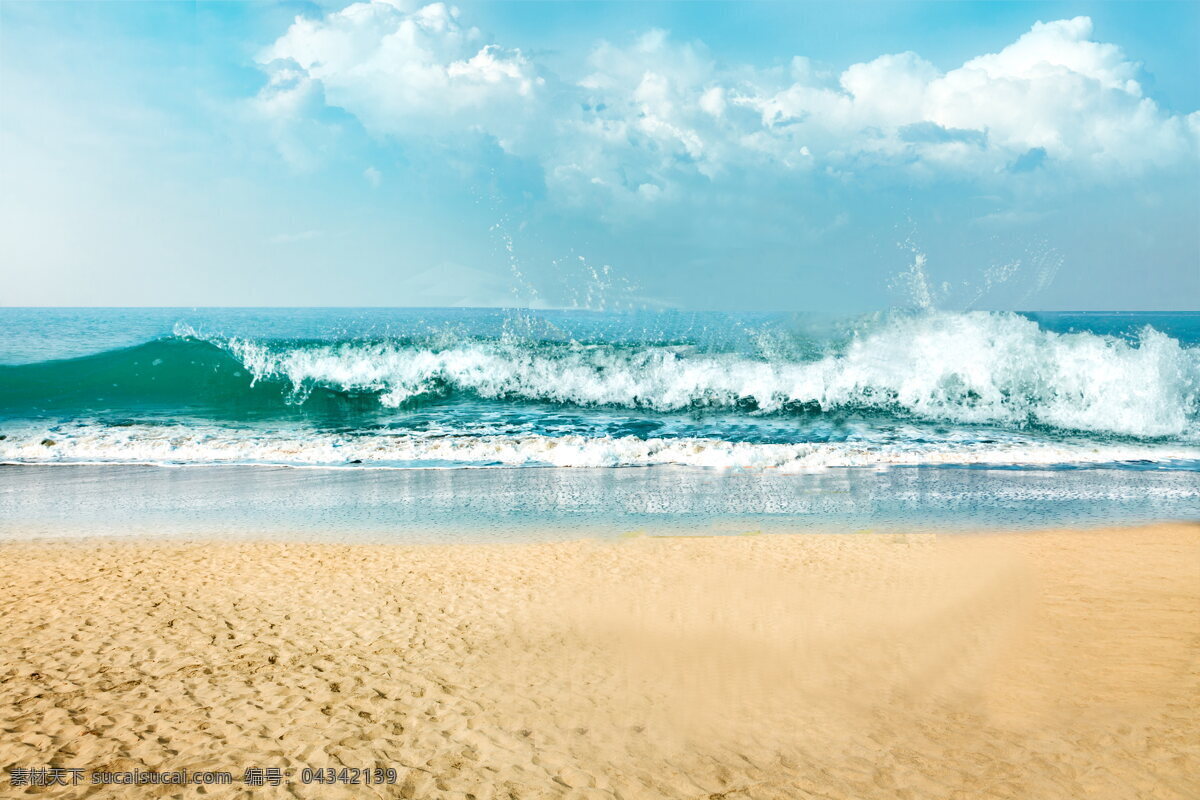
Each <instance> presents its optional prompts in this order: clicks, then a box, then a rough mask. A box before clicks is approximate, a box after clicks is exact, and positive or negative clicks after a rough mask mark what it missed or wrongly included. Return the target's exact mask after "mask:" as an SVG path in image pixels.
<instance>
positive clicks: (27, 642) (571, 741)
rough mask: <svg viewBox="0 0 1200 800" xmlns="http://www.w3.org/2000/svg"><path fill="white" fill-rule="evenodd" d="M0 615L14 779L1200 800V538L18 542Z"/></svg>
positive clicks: (314, 788) (257, 793)
mask: <svg viewBox="0 0 1200 800" xmlns="http://www.w3.org/2000/svg"><path fill="white" fill-rule="evenodd" d="M0 619H2V620H3V625H2V626H0V653H3V657H2V659H0V768H2V769H4V770H5V772H6V774H4V775H3V776H0V780H2V781H3V784H2V786H3V789H2V790H0V793H3V794H4V795H5V796H10V795H12V796H23V794H24V793H25V792H28V793H30V794H47V795H52V796H55V797H60V796H61V797H75V796H78V797H83V796H88V797H174V796H185V797H190V796H218V797H226V796H242V795H245V796H249V797H275V796H278V797H287V796H298V797H313V798H336V797H356V798H357V797H415V798H459V799H463V798H471V797H474V798H476V799H477V800H485V799H486V798H541V797H570V798H592V797H596V798H618V797H619V798H627V799H628V798H856V799H858V800H862V799H863V798H912V799H913V800H926V799H928V798H1021V799H1022V800H1025V799H1027V798H1039V800H1041V799H1044V798H1072V799H1074V798H1081V797H1088V798H1121V799H1122V800H1124V799H1125V798H1194V797H1197V796H1200V525H1197V524H1183V523H1179V524H1161V525H1153V526H1145V527H1138V528H1124V529H1111V530H1091V531H1084V530H1075V531H1047V532H1040V533H1011V534H990V535H971V536H952V535H941V536H934V535H920V534H906V535H902V534H895V535H871V534H845V535H795V536H783V535H767V536H763V535H759V536H727V537H709V538H651V537H635V538H629V539H625V540H621V541H618V542H610V543H604V542H599V541H579V542H569V543H551V544H505V545H425V546H403V545H367V544H355V545H338V544H313V543H283V542H278V541H273V542H261V543H236V542H229V541H219V542H218V541H197V542H173V541H154V540H138V541H129V540H127V541H116V540H79V541H73V542H59V543H36V542H23V543H10V544H4V545H0ZM45 765H55V766H61V767H79V768H82V769H84V770H85V781H86V780H87V775H89V774H90V772H91V771H93V770H104V771H122V770H134V769H143V770H144V769H153V770H180V769H188V770H228V771H230V772H232V773H234V774H235V775H236V776H237V777H238V781H237V783H236V784H235V785H234V786H231V787H224V788H218V787H203V788H202V787H187V788H184V789H180V788H178V787H166V786H143V787H138V788H136V789H130V788H128V787H121V786H111V787H96V786H91V785H83V784H81V785H79V786H77V787H74V788H69V787H68V788H55V789H42V788H29V789H24V788H17V787H13V786H11V785H10V784H9V775H8V774H7V773H8V771H9V770H11V769H12V768H13V767H26V768H29V767H41V766H45ZM342 766H346V767H357V768H376V767H378V768H393V769H395V770H396V783H395V784H393V785H371V786H366V785H358V786H337V785H312V784H308V785H306V784H304V783H302V782H301V775H302V770H303V769H304V768H305V767H312V768H325V767H335V768H339V769H340V768H341V767H342ZM247 767H264V768H267V767H279V768H281V769H282V770H286V771H290V772H291V776H290V778H288V779H287V780H285V782H284V785H282V786H280V787H278V788H273V787H270V786H267V787H253V788H248V787H245V786H243V785H241V777H242V773H243V770H245V769H246V768H247Z"/></svg>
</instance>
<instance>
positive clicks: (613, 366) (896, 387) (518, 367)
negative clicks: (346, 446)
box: [185, 312, 1200, 438]
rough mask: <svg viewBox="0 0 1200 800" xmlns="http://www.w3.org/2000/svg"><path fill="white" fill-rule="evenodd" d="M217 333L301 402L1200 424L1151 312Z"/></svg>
mask: <svg viewBox="0 0 1200 800" xmlns="http://www.w3.org/2000/svg"><path fill="white" fill-rule="evenodd" d="M185 333H186V332H185ZM210 341H214V342H215V343H217V344H219V345H220V346H221V347H223V348H224V349H226V350H227V351H228V352H229V353H231V354H232V355H234V356H235V357H236V358H237V359H238V360H239V361H240V362H241V364H242V365H244V367H245V368H246V369H247V370H248V371H249V372H250V374H251V375H252V376H253V377H254V379H255V380H256V381H263V380H271V381H277V380H282V381H286V382H288V383H290V385H291V392H290V395H289V400H290V401H291V402H293V403H303V402H304V401H305V400H306V399H307V398H308V396H309V394H310V393H311V392H312V390H313V389H314V388H316V387H323V388H329V389H334V390H337V391H340V392H350V393H364V392H365V393H372V394H377V395H378V397H379V401H380V403H382V404H383V405H384V406H389V407H397V406H401V405H403V404H405V403H409V402H412V401H414V400H416V399H419V398H422V397H427V396H438V395H445V394H450V393H454V392H468V393H472V394H474V395H477V396H479V397H482V398H487V399H521V400H530V401H539V402H550V403H564V404H572V405H578V406H616V407H626V408H642V409H650V410H654V411H680V410H687V409H699V408H722V409H738V408H742V409H747V410H751V411H755V412H761V413H770V412H779V411H785V410H791V409H804V410H812V411H832V410H838V409H867V410H877V411H885V412H901V413H905V414H910V415H913V416H916V417H920V418H923V419H928V420H944V421H947V422H958V423H991V424H1003V425H1015V426H1025V425H1044V426H1050V427H1054V428H1061V429H1068V430H1080V431H1091V432H1097V433H1108V434H1119V435H1128V436H1135V437H1151V438H1153V437H1187V438H1191V437H1192V436H1194V435H1195V427H1196V425H1195V423H1196V416H1197V408H1198V406H1200V351H1198V350H1197V349H1196V348H1187V347H1183V346H1182V345H1181V344H1180V343H1179V342H1178V341H1177V340H1175V339H1173V338H1171V337H1169V336H1167V335H1165V334H1163V333H1160V332H1158V331H1156V330H1154V329H1153V328H1149V327H1147V328H1145V329H1143V331H1142V332H1141V334H1140V336H1139V338H1138V340H1137V341H1135V342H1130V341H1126V340H1123V339H1120V338H1116V337H1111V336H1100V335H1096V334H1092V333H1068V334H1063V333H1054V332H1051V331H1046V330H1043V329H1041V328H1040V327H1039V326H1038V325H1037V323H1036V322H1033V321H1032V320H1029V319H1027V318H1025V317H1022V316H1019V315H1016V314H1009V313H989V312H970V313H957V314H955V313H929V314H923V315H920V316H896V317H889V318H886V319H884V320H882V321H880V322H879V323H877V324H874V325H871V326H868V327H866V328H864V329H863V330H860V331H859V332H858V333H856V334H855V335H853V336H852V337H851V338H850V339H849V340H848V341H847V342H844V343H842V344H841V345H840V346H838V347H837V348H836V349H833V350H831V351H828V352H826V353H825V354H823V355H820V356H819V357H815V358H811V359H809V360H789V359H782V358H778V357H774V358H771V357H768V356H766V355H765V354H764V353H762V352H758V353H749V354H747V353H721V352H704V351H701V350H699V349H698V348H695V347H691V346H687V345H640V346H630V345H616V344H584V343H575V342H572V343H547V342H532V341H529V340H522V339H516V338H501V339H495V340H472V339H449V340H443V341H427V342H396V341H377V342H363V341H347V342H337V343H315V344H305V345H276V344H271V343H265V342H257V341H251V340H244V339H227V340H210Z"/></svg>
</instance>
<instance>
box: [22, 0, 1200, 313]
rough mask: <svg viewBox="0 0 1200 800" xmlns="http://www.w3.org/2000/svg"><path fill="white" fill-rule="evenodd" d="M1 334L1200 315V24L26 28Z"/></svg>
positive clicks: (616, 16)
mask: <svg viewBox="0 0 1200 800" xmlns="http://www.w3.org/2000/svg"><path fill="white" fill-rule="evenodd" d="M0 305H9V306H13V305H50V306H58V305H109V306H138V305H162V306H213V305H220V306H235V305H236V306H298V305H322V306H324V305H342V306H497V305H500V306H512V305H522V306H534V307H581V308H593V309H619V308H660V307H680V308H689V309H725V310H779V311H836V312H853V311H865V310H874V309H881V308H889V307H911V306H918V307H924V306H931V307H935V308H946V309H971V308H978V309H1021V310H1056V309H1057V310H1065V309H1070V310H1103V309H1128V310H1150V309H1155V310H1178V309H1185V310H1194V309H1200V4H1198V3H1193V2H1179V3H1176V2H1138V3H1124V2H1091V3H1073V2H1072V3H1035V2H1020V3H1005V2H986V3H970V2H958V3H951V2H933V3H918V2H845V3H834V2H812V3H786V2H763V3H758V2H736V3H723V2H680V1H677V2H667V3H658V2H567V1H566V0H557V1H553V2H551V1H540V0H523V1H521V2H504V1H503V0H493V2H486V3H471V2H464V3H459V4H457V5H450V4H442V3H433V4H423V3H421V2H408V0H373V1H372V2H359V3H352V4H346V3H344V2H324V1H322V2H318V3H311V2H305V3H296V2H279V3H275V2H216V1H214V2H208V1H207V0H192V1H190V2H137V1H136V0H134V1H133V2H102V1H101V0H94V1H93V2H58V1H55V0H51V1H50V2H42V1H40V0H0Z"/></svg>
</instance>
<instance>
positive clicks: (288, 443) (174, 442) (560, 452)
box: [0, 424, 1200, 471]
mask: <svg viewBox="0 0 1200 800" xmlns="http://www.w3.org/2000/svg"><path fill="white" fill-rule="evenodd" d="M6 430H8V431H9V436H8V438H7V439H6V440H4V441H2V442H0V462H4V463H20V464H55V463H122V464H282V465H292V466H344V465H347V464H349V463H351V462H355V461H358V462H361V465H362V466H363V467H430V466H446V467H451V466H458V467H469V466H476V467H483V466H510V467H519V466H538V465H546V466H557V467H618V466H650V465H662V464H674V465H684V466H696V467H712V468H718V469H739V468H740V469H778V470H784V471H804V470H811V469H823V468H827V467H864V466H903V465H922V464H960V465H968V464H981V465H988V464H990V465H1010V464H1017V465H1050V464H1105V463H1114V462H1122V461H1152V462H1158V463H1164V464H1165V463H1169V462H1173V461H1180V462H1183V461H1189V462H1200V447H1187V446H1166V445H1138V444H1131V445H1100V444H1096V443H1082V442H1081V443H1051V442H1046V441H1037V440H1033V439H1014V440H1012V441H1000V442H997V441H990V442H987V443H981V442H976V441H972V440H970V439H961V440H958V439H955V438H954V437H948V438H946V439H945V440H942V441H937V442H928V443H919V444H918V443H912V442H907V443H864V442H839V443H827V442H822V443H806V444H750V443H740V442H727V441H721V440H716V439H701V438H682V439H668V438H649V439H641V438H638V437H634V436H622V437H608V436H604V437H595V438H590V437H583V436H561V437H551V436H542V435H534V434H530V435H520V436H514V435H506V436H497V435H484V436H466V435H448V436H447V435H431V434H412V433H409V434H404V435H394V434H382V433H381V434H365V435H363V434H360V435H345V434H334V433H322V432H311V431H299V430H271V431H268V430H254V429H230V428H222V427H217V426H196V425H184V424H175V425H128V426H121V427H108V426H103V425H88V424H81V425H76V426H72V427H71V428H70V429H67V430H64V429H57V430H53V431H49V430H47V429H45V428H26V429H23V430H18V429H13V428H7V429H6ZM45 440H50V441H51V442H52V443H51V444H43V441H45Z"/></svg>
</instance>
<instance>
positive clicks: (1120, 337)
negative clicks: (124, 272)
mask: <svg viewBox="0 0 1200 800" xmlns="http://www.w3.org/2000/svg"><path fill="white" fill-rule="evenodd" d="M0 436H3V437H4V438H3V439H0V463H2V464H4V465H6V466H5V467H0V520H8V522H7V523H4V522H0V524H4V525H6V527H7V528H8V529H10V530H11V529H15V528H16V527H18V526H19V527H21V528H22V529H25V530H29V529H31V527H30V526H33V527H34V528H36V527H37V525H36V524H35V523H38V521H39V520H40V521H41V522H43V523H47V524H49V523H50V522H54V525H52V526H51V527H54V526H55V525H56V526H57V527H58V528H59V529H61V528H62V527H63V526H64V525H67V524H69V525H71V526H74V527H80V526H83V527H86V525H85V523H94V524H97V525H101V526H102V527H104V526H107V527H106V529H115V528H119V527H122V526H134V527H136V526H137V523H138V521H139V520H141V521H143V522H145V521H147V520H151V519H153V520H156V522H155V524H157V525H160V526H162V525H167V526H168V527H170V525H171V524H175V523H178V522H179V521H180V520H181V519H183V518H184V517H185V516H187V515H186V514H184V510H187V509H190V510H188V511H187V514H190V515H191V516H190V517H189V518H190V519H191V522H190V523H188V524H190V525H191V526H192V527H195V526H197V525H200V524H201V523H204V524H207V525H216V524H220V525H241V526H242V527H245V528H247V529H258V528H265V527H272V526H274V527H278V528H284V527H286V528H291V529H298V528H312V527H314V526H313V525H312V524H311V523H312V522H313V521H314V520H322V521H323V522H322V523H321V524H322V525H333V524H334V523H335V522H337V521H340V522H338V525H340V526H341V527H345V528H349V527H356V528H359V529H363V530H366V529H368V528H369V529H371V530H376V531H381V532H384V533H386V532H387V531H389V530H395V531H401V530H408V531H416V530H418V529H420V530H423V531H430V530H434V529H439V527H447V529H449V528H453V527H455V526H461V525H462V524H463V521H464V520H467V519H469V520H471V521H473V522H472V523H471V524H472V525H473V526H474V527H479V526H480V525H482V526H483V527H491V528H496V529H499V528H504V529H506V530H508V529H512V530H515V529H517V528H521V529H530V530H532V529H533V528H537V529H539V530H545V529H546V528H547V527H548V526H549V527H558V528H560V529H568V530H569V529H572V528H574V529H576V530H582V529H584V528H589V527H595V528H598V529H604V530H615V529H616V528H620V527H622V526H625V527H628V526H646V525H649V526H651V527H655V526H657V527H663V526H666V527H671V526H675V527H680V526H683V527H689V526H690V527H695V526H696V525H697V524H700V523H701V522H703V524H704V525H708V526H716V527H717V528H721V527H722V526H724V527H727V528H729V529H734V528H737V529H741V528H747V529H755V528H756V526H757V527H763V526H764V525H765V526H767V527H772V526H783V527H788V526H793V527H794V526H796V525H803V524H820V525H824V526H832V527H838V526H842V527H845V526H846V525H856V526H867V527H870V526H871V525H884V526H888V525H891V526H896V525H902V526H903V525H909V526H911V525H914V524H916V523H917V522H918V521H919V520H920V519H921V518H922V517H925V518H927V519H926V520H925V522H926V523H927V524H940V523H945V524H953V525H955V526H959V527H967V528H971V527H986V526H987V525H988V524H997V525H1011V524H1020V525H1022V526H1026V525H1037V524H1076V523H1079V522H1087V523H1089V524H1104V523H1105V522H1107V521H1126V520H1134V519H1153V518H1163V517H1182V518H1196V517H1198V516H1200V313H1170V314H1168V313H1161V314H1156V313H1103V314H1096V313H1091V314H1073V313H1055V314H1045V313H1043V314H1015V313H997V312H982V311H978V312H938V311H931V312H922V313H902V312H891V313H880V314H870V315H860V316H855V317H834V316H828V315H785V314H731V313H685V312H623V313H614V312H608V313H600V312H586V311H529V310H499V309H487V310H479V309H0ZM66 465H71V466H72V468H73V470H64V469H50V468H49V467H51V466H55V467H63V466H66ZM85 465H86V469H85ZM217 466H220V467H225V468H227V469H226V470H225V471H224V472H221V473H219V474H220V475H222V476H223V477H214V474H213V472H212V471H211V470H203V471H202V472H203V475H204V477H201V473H199V472H197V471H196V470H194V469H193V470H187V471H184V472H187V473H188V474H189V475H191V477H188V478H178V477H172V478H170V479H167V478H165V477H164V473H163V468H164V467H193V468H200V467H217ZM228 468H236V469H235V470H233V471H230V470H229V469H228ZM297 468H304V469H305V470H306V471H307V472H306V474H305V476H304V477H300V476H299V474H298V473H297ZM81 469H85V471H83V472H81V471H80V470H81ZM174 472H175V473H180V470H174ZM435 472H438V473H441V474H440V475H438V476H435V475H434V473H435ZM235 475H236V476H237V477H236V479H235V478H234V477H233V476H235ZM139 476H140V477H139ZM252 476H253V477H252ZM129 485H141V486H143V487H148V488H147V489H146V491H145V492H143V496H144V497H145V498H157V499H146V501H145V503H143V504H142V505H139V504H138V502H137V501H136V500H132V501H131V500H129V499H125V500H122V499H121V498H127V497H128V495H127V494H126V493H124V490H125V489H126V488H128V486H129ZM222 485H224V488H219V487H220V486H222ZM38 487H40V488H38ZM105 492H109V493H110V494H111V496H110V497H107V498H106V496H105V495H104V493H105ZM156 492H157V494H156ZM224 496H229V497H233V498H236V502H235V503H234V505H233V506H231V507H230V508H235V509H236V508H240V509H241V511H239V512H238V513H232V515H231V511H230V508H226V507H225V506H227V505H228V504H225V505H223V504H222V502H220V501H218V500H217V499H216V498H218V497H224ZM289 497H290V498H291V499H290V500H289V499H288V498H289ZM316 497H319V498H321V499H320V502H317V501H316V500H313V499H312V498H316ZM205 498H207V499H205ZM814 498H820V500H819V501H818V500H815V499H814ZM114 503H115V504H116V506H120V507H122V508H124V511H122V512H120V513H117V512H116V511H111V512H110V513H109V514H108V516H107V517H106V516H105V514H106V512H105V509H106V508H107V509H110V510H111V509H114V508H115V506H114ZM196 503H201V505H204V504H207V506H206V507H208V508H210V509H211V510H210V512H208V513H203V512H201V511H199V510H198V509H197V508H195V507H193V506H194V505H195V504H196ZM314 503H315V505H314ZM52 507H53V508H52ZM54 508H56V509H57V510H53V509H54ZM222 508H224V510H223V511H222ZM172 509H175V512H173V511H172ZM255 509H258V510H259V511H255ZM263 509H275V511H273V512H271V513H270V514H267V513H265V512H263V513H260V512H262V510H263ZM299 509H303V512H301V511H300V510H299ZM176 512H178V513H176ZM239 514H240V516H239ZM64 515H65V516H64ZM181 515H182V516H181ZM55 520H57V522H55ZM43 527H45V526H43ZM184 527H187V526H186V525H185V526H184ZM335 527H337V525H335Z"/></svg>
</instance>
